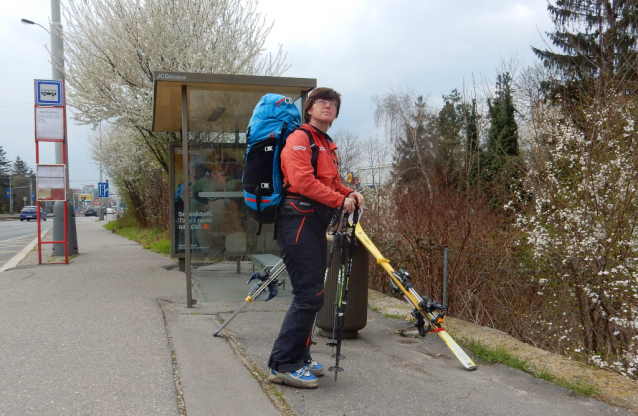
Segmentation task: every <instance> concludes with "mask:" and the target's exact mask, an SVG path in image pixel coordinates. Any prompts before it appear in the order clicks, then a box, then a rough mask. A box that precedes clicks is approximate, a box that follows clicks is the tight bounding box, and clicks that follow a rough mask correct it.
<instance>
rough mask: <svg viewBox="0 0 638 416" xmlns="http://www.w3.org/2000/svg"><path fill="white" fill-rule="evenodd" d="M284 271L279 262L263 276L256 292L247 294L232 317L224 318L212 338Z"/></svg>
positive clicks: (283, 266) (281, 262)
mask: <svg viewBox="0 0 638 416" xmlns="http://www.w3.org/2000/svg"><path fill="white" fill-rule="evenodd" d="M284 270H286V266H285V265H284V261H283V260H279V262H278V263H277V264H276V265H274V266H273V267H272V268H271V269H270V270H269V271H268V272H267V273H266V275H265V276H264V279H265V280H264V282H263V283H262V284H261V285H260V286H259V288H257V290H255V292H254V293H252V294H249V295H248V296H247V297H246V301H245V302H244V304H243V305H241V307H240V308H239V309H237V310H236V311H235V312H233V314H232V315H230V316H229V317H228V318H226V320H225V321H224V323H223V324H222V325H221V326H220V327H219V328H217V329H216V330H215V332H213V336H214V337H216V336H217V334H219V333H220V332H221V330H222V329H224V328H226V325H228V324H229V323H230V321H232V320H233V319H234V318H235V316H237V314H238V313H239V312H240V311H241V310H242V309H243V308H244V306H246V305H248V304H249V303H250V302H252V301H253V300H255V299H257V298H258V297H259V295H260V294H261V292H263V291H264V290H265V289H266V288H267V287H268V286H270V284H271V283H273V282H274V281H275V279H277V278H278V277H279V276H280V275H281V274H282V273H283V272H284ZM252 279H253V276H251V278H250V279H249V280H248V282H250V281H251V280H252Z"/></svg>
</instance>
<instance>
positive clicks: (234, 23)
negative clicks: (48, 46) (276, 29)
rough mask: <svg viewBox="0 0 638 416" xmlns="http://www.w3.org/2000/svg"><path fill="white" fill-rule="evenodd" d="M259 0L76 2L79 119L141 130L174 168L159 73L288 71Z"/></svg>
mask: <svg viewBox="0 0 638 416" xmlns="http://www.w3.org/2000/svg"><path fill="white" fill-rule="evenodd" d="M256 5H257V1H256V0H146V1H138V0H92V1H90V2H89V1H85V0H68V2H67V6H66V7H65V8H64V15H65V18H66V21H67V29H66V31H65V32H64V41H65V53H66V56H65V57H66V68H65V73H66V79H67V80H68V85H69V103H70V104H71V105H72V106H73V107H75V108H77V109H78V112H77V113H76V115H75V119H76V120H77V121H79V122H80V123H84V124H93V125H97V123H99V122H100V121H103V120H109V121H112V122H113V121H115V122H118V123H120V124H123V125H124V126H126V127H127V128H129V129H132V130H133V131H135V132H137V133H136V135H135V136H136V137H137V138H139V139H141V140H142V142H143V143H144V144H145V145H146V146H147V148H148V150H150V152H151V153H152V154H153V156H154V157H155V158H156V159H157V161H158V162H159V163H160V165H161V166H162V167H163V168H164V169H165V170H168V156H167V155H168V152H167V143H168V141H169V140H171V139H174V137H173V134H157V133H154V132H152V131H151V121H152V114H151V112H152V98H153V88H152V87H153V71H160V70H161V71H183V72H198V73H222V74H250V75H256V74H262V75H280V74H281V73H283V72H284V71H285V70H286V69H287V65H286V64H285V54H284V53H283V52H282V49H281V47H280V49H279V51H278V53H277V54H276V55H274V56H273V55H266V54H264V42H265V40H266V37H267V36H268V34H269V33H270V29H271V27H272V26H271V25H268V24H267V23H266V19H265V16H263V15H262V14H261V13H258V12H257V11H256Z"/></svg>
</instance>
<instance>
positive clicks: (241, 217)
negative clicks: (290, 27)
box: [152, 72, 317, 308]
mask: <svg viewBox="0 0 638 416" xmlns="http://www.w3.org/2000/svg"><path fill="white" fill-rule="evenodd" d="M153 78H154V81H153V84H154V85H153V88H154V91H153V127H152V130H153V131H154V132H167V133H169V135H170V136H172V137H174V138H175V140H173V141H170V143H169V161H170V166H169V178H170V179H169V195H170V198H171V200H170V207H171V208H170V221H171V226H170V230H171V233H170V238H171V257H173V258H178V259H179V262H180V270H183V271H184V272H185V274H186V299H187V301H186V302H187V307H189V308H190V307H192V305H193V287H195V288H196V289H197V290H198V292H199V294H198V296H199V297H202V296H203V297H204V298H208V300H224V301H226V300H233V299H232V297H233V296H240V294H239V292H238V290H241V291H242V292H241V297H240V299H243V298H244V297H245V295H246V290H247V289H246V286H245V281H246V279H245V278H244V277H245V276H244V275H245V274H246V273H244V272H252V270H253V267H255V266H254V265H255V264H256V263H257V264H259V265H261V266H272V264H268V263H269V262H271V261H272V260H269V259H274V258H275V256H277V255H278V254H279V253H278V249H277V245H276V242H275V241H274V240H273V226H272V225H264V226H263V227H262V230H261V232H260V234H259V235H257V230H258V228H259V224H258V223H257V222H256V221H254V220H253V219H252V218H250V216H249V215H248V213H247V210H246V205H245V204H244V198H243V189H242V182H241V178H242V174H243V164H244V153H245V151H246V128H247V127H248V123H249V121H250V118H251V116H252V112H253V109H254V108H255V105H256V104H257V102H258V101H259V99H260V98H261V97H262V96H263V95H265V94H267V93H276V94H281V95H285V96H288V97H290V98H291V99H292V100H293V101H294V103H295V105H296V106H297V107H298V108H299V111H300V113H301V112H302V111H301V110H302V108H303V105H304V103H305V100H306V98H307V96H308V93H309V92H310V91H311V90H312V89H313V88H315V87H316V86H317V81H316V80H315V79H307V78H285V77H265V76H250V75H223V74H198V73H183V72H154V73H153ZM177 139H179V140H177ZM242 269H243V270H242ZM248 274H250V273H248ZM233 275H234V276H233ZM240 280H241V281H242V282H243V284H242V285H241V286H239V285H237V283H238V282H239V281H240ZM212 282H215V283H216V284H218V286H217V288H219V287H222V289H216V292H224V293H226V295H229V294H230V295H229V296H230V297H231V298H230V299H229V298H216V296H218V295H219V293H212V292H213V291H212V290H208V291H207V287H212V285H213V283H212ZM220 282H221V283H220ZM224 282H226V283H224ZM220 284H221V286H219V285H220ZM240 288H241V289H240ZM233 293H234V294H235V295H233ZM240 299H237V300H240ZM204 300H206V299H204Z"/></svg>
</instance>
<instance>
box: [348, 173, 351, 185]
mask: <svg viewBox="0 0 638 416" xmlns="http://www.w3.org/2000/svg"><path fill="white" fill-rule="evenodd" d="M348 183H352V172H348Z"/></svg>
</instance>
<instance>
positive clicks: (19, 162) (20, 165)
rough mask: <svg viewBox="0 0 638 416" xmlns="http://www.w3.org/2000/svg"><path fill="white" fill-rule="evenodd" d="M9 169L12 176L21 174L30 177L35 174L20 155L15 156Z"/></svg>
mask: <svg viewBox="0 0 638 416" xmlns="http://www.w3.org/2000/svg"><path fill="white" fill-rule="evenodd" d="M11 170H12V174H13V176H21V177H23V178H31V177H34V176H35V174H34V173H33V169H31V168H30V167H29V165H27V162H25V161H24V160H23V159H22V158H20V156H16V160H15V162H13V167H12V169H11Z"/></svg>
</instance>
